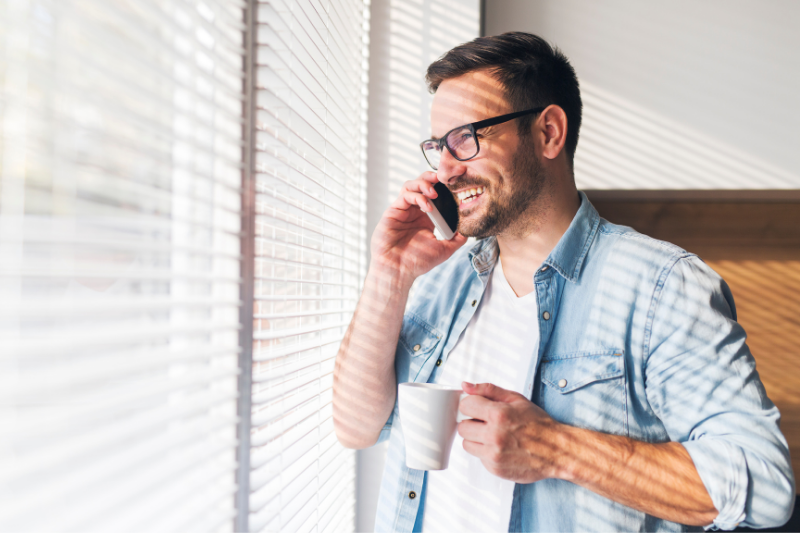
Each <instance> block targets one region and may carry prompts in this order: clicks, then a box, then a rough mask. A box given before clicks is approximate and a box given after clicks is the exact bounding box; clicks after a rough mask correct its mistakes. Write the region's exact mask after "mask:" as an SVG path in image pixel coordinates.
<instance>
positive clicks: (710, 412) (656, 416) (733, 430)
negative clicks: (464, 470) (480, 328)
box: [375, 193, 795, 532]
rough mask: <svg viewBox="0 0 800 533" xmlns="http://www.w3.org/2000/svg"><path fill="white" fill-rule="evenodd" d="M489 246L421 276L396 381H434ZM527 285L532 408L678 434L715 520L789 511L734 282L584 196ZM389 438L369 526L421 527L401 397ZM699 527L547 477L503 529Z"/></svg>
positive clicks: (488, 265) (590, 423)
mask: <svg viewBox="0 0 800 533" xmlns="http://www.w3.org/2000/svg"><path fill="white" fill-rule="evenodd" d="M497 255H498V248H497V241H496V239H494V238H487V239H483V240H481V241H478V243H477V244H476V245H474V246H473V247H471V249H470V248H469V247H467V246H465V247H464V248H462V249H461V250H459V251H458V252H456V254H454V255H453V257H451V258H450V259H449V260H448V261H446V262H445V263H443V264H442V265H439V266H438V267H436V268H435V269H433V270H432V271H431V272H429V273H428V274H426V275H425V276H423V277H421V278H420V279H419V280H418V281H417V284H416V287H415V290H414V291H413V294H412V297H411V298H410V301H409V304H408V306H407V309H406V313H405V316H404V318H403V326H402V329H401V332H400V339H399V342H398V344H397V352H396V363H395V365H396V371H397V382H398V383H403V382H407V381H413V382H434V381H436V379H437V376H438V373H439V372H440V371H441V370H442V369H443V368H444V365H446V364H447V356H448V354H449V353H450V352H451V350H452V349H453V346H454V345H455V344H456V341H457V340H458V338H459V336H460V335H461V333H462V332H463V331H464V329H465V328H466V327H467V324H468V323H469V321H470V319H471V318H472V315H473V313H474V312H475V310H476V308H477V306H478V304H479V303H480V301H481V297H482V295H483V291H484V288H485V287H486V283H487V281H488V279H489V274H490V273H491V271H492V269H493V268H494V265H495V262H496V260H497ZM534 283H535V287H536V289H535V290H536V297H537V300H538V304H539V329H540V333H541V342H540V344H539V351H538V354H533V356H532V357H531V364H530V366H529V368H520V369H519V370H520V372H525V373H526V375H527V381H526V384H527V386H528V390H532V391H533V392H532V395H531V399H532V401H533V402H534V403H535V404H537V405H539V406H541V407H542V408H543V409H544V410H545V411H547V413H549V415H550V416H552V417H553V418H554V419H556V420H558V421H560V422H564V423H566V424H569V425H572V426H578V427H582V428H588V429H591V430H595V431H599V432H603V433H610V434H615V435H625V436H628V437H631V438H632V439H636V440H639V441H644V442H653V443H658V442H668V441H675V442H680V443H682V444H683V446H684V447H685V448H686V450H687V451H688V452H689V455H690V456H691V457H692V460H693V461H694V464H695V466H696V467H697V470H698V472H699V474H700V477H701V479H702V480H703V483H704V484H705V487H706V489H708V492H709V494H710V495H711V499H712V501H713V502H714V506H715V507H716V508H717V509H718V510H719V516H717V518H716V519H715V520H714V524H713V525H712V528H721V529H733V528H734V527H736V526H737V525H739V524H741V525H746V526H749V527H757V528H760V527H769V526H776V525H779V524H782V523H783V522H785V521H786V520H788V518H789V516H790V514H791V511H792V506H793V502H794V494H795V487H794V477H793V474H792V469H791V464H790V461H789V450H788V447H787V445H786V440H785V439H784V437H783V435H782V434H781V432H780V429H779V427H778V423H779V419H780V414H779V413H778V409H777V408H776V407H775V405H774V404H773V403H772V402H771V401H770V399H769V398H767V395H766V392H765V391H764V386H763V385H762V384H761V380H760V379H759V377H758V373H757V372H756V368H755V366H756V365H755V361H754V360H753V357H752V355H751V354H750V350H749V348H748V347H747V344H745V337H746V335H745V332H744V330H743V329H742V327H741V326H740V325H739V324H738V323H737V322H736V309H735V307H734V303H733V297H732V296H731V292H730V289H729V288H728V286H727V284H726V283H725V282H724V281H723V280H722V279H721V278H720V277H719V276H718V275H717V274H716V273H715V272H714V271H713V270H711V269H710V268H709V267H708V266H706V265H705V264H704V263H703V261H702V260H700V259H699V258H698V257H697V256H696V255H694V254H691V253H688V252H686V251H684V250H682V249H680V248H678V247H677V246H674V245H672V244H669V243H665V242H662V241H657V240H655V239H652V238H650V237H647V236H645V235H642V234H640V233H637V232H635V231H634V230H632V229H631V228H628V227H623V226H617V225H614V224H611V223H609V222H608V221H606V220H604V219H602V218H600V216H599V215H598V214H597V211H596V210H595V209H594V207H593V206H592V205H591V204H590V203H589V201H588V200H587V198H586V196H585V195H584V194H583V193H581V206H580V209H579V210H578V213H577V214H576V215H575V218H574V219H573V221H572V223H571V224H570V226H569V229H568V230H567V232H566V233H565V234H564V235H563V236H562V238H561V240H560V241H559V243H558V245H557V246H556V247H555V248H554V249H553V251H552V252H551V253H550V255H549V257H548V258H547V260H546V261H545V262H544V263H543V265H542V266H541V268H540V269H539V270H538V271H537V272H536V275H535V276H534ZM498 335H502V332H498ZM416 345H419V348H418V349H417V350H416V351H415V350H414V349H413V348H412V347H414V346H416ZM487 357H491V354H487ZM440 360H441V363H440V364H439V365H437V362H438V361H440ZM563 380H566V386H563V385H564V381H563ZM559 382H560V384H559ZM395 422H397V423H395ZM386 438H389V439H390V442H389V447H388V450H387V455H386V465H385V470H384V474H383V481H382V485H381V492H380V496H379V503H378V510H377V516H376V522H375V529H376V531H381V532H383V531H408V532H411V531H419V530H420V525H421V524H422V514H423V513H424V500H425V494H424V488H425V487H424V485H425V483H424V482H425V472H423V471H421V470H412V469H409V468H407V467H406V466H405V449H404V445H403V434H402V428H401V424H400V423H399V417H398V414H397V405H395V409H394V412H393V413H392V415H391V416H390V418H389V420H388V421H387V423H386V426H385V427H384V429H383V431H382V432H381V439H380V440H385V439H386ZM700 529H702V528H691V527H688V526H684V525H681V524H676V523H673V522H668V521H666V520H661V519H659V518H655V517H653V516H650V515H647V514H645V513H643V512H640V511H636V510H634V509H631V508H629V507H626V506H624V505H621V504H619V503H615V502H613V501H611V500H609V499H607V498H604V497H602V496H599V495H597V494H595V493H593V492H591V491H589V490H587V489H584V488H583V487H580V486H578V485H575V484H572V483H570V482H567V481H562V480H558V479H547V480H542V481H538V482H536V483H531V484H517V485H516V486H515V489H514V500H513V505H512V510H511V521H510V523H509V531H691V530H700Z"/></svg>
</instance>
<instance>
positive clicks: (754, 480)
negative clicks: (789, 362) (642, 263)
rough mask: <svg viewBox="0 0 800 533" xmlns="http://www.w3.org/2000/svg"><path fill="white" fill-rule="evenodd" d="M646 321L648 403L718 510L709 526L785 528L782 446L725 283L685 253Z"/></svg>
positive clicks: (785, 455)
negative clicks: (688, 459)
mask: <svg viewBox="0 0 800 533" xmlns="http://www.w3.org/2000/svg"><path fill="white" fill-rule="evenodd" d="M650 319H651V322H650V324H649V325H648V327H649V329H650V337H649V343H648V354H649V355H648V357H647V364H646V383H647V389H646V390H647V398H648V401H649V402H650V405H651V406H652V407H653V409H654V410H655V412H656V414H657V415H658V417H659V418H660V419H661V421H662V423H663V424H664V426H665V428H666V430H667V432H668V433H669V436H670V439H671V440H673V441H676V442H680V443H682V444H683V446H684V447H685V448H686V450H687V451H688V452H689V455H690V456H691V458H692V461H693V462H694V465H695V467H696V468H697V472H698V474H699V475H700V478H701V479H702V481H703V483H704V485H705V487H706V489H707V490H708V493H709V495H710V496H711V500H712V501H713V503H714V506H715V507H716V509H717V510H718V511H719V515H718V516H717V518H716V519H715V520H714V523H713V524H712V525H711V526H709V527H710V528H713V529H716V528H719V529H726V530H727V529H734V528H735V527H736V526H738V525H745V526H748V527H754V528H764V527H774V526H779V525H782V524H783V523H785V522H786V521H787V520H788V519H789V517H790V515H791V511H792V506H793V501H794V476H793V473H792V469H791V463H790V461H789V450H788V446H787V444H786V440H785V438H784V437H783V434H782V433H781V431H780V428H779V421H780V413H779V412H778V409H777V408H776V407H775V405H774V404H773V403H772V401H771V400H770V399H769V398H768V397H767V394H766V391H765V389H764V386H763V384H762V383H761V380H760V378H759V376H758V372H756V365H755V360H754V359H753V356H752V355H751V353H750V349H749V348H748V347H747V344H746V343H745V339H746V334H745V332H744V330H743V329H742V327H741V326H740V325H739V324H738V323H737V322H736V310H735V307H734V303H733V297H732V295H731V293H730V290H729V288H728V286H727V284H726V283H725V282H724V281H723V280H722V279H721V278H720V277H719V276H718V275H717V274H716V273H715V272H714V271H713V270H711V269H710V268H709V267H708V266H707V265H705V263H703V262H702V261H701V260H700V259H699V258H697V257H696V256H693V255H687V256H682V257H680V258H678V259H677V260H676V261H675V262H674V263H673V264H672V265H670V266H669V267H668V268H666V269H665V270H664V272H663V275H662V278H661V281H660V282H659V286H658V288H657V290H656V294H655V295H654V298H653V306H652V308H651V311H650Z"/></svg>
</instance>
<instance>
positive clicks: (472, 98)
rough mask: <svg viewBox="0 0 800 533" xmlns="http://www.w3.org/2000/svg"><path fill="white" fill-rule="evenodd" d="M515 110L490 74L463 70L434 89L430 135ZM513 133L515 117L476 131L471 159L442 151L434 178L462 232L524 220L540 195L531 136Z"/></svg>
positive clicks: (485, 231) (484, 231)
mask: <svg viewBox="0 0 800 533" xmlns="http://www.w3.org/2000/svg"><path fill="white" fill-rule="evenodd" d="M513 111H514V109H512V108H511V107H510V105H509V104H508V103H507V102H506V100H505V96H504V91H503V87H502V85H501V84H500V83H499V82H498V81H497V80H495V79H494V77H492V76H491V75H489V74H488V73H486V72H484V71H479V72H473V73H470V74H465V75H464V76H460V77H458V78H453V79H450V80H446V81H444V82H442V84H441V85H440V86H439V89H438V90H437V91H436V94H435V96H434V98H433V106H432V108H431V126H432V133H433V135H434V136H435V137H441V136H442V135H444V134H445V133H447V132H448V131H450V130H451V129H453V128H455V127H457V126H462V125H464V124H469V123H471V122H477V121H479V120H483V119H487V118H492V117H496V116H499V115H504V114H506V113H511V112H513ZM517 131H518V130H517V122H516V120H514V121H510V122H506V123H504V124H499V125H497V126H492V127H489V128H485V129H482V130H478V131H477V135H478V142H479V143H480V152H479V153H478V155H477V156H476V157H475V158H473V159H470V160H469V161H458V160H457V159H455V158H454V157H453V156H452V155H451V154H450V153H449V152H448V151H447V150H446V149H445V150H444V151H443V153H442V159H441V162H440V163H439V169H438V171H437V177H438V179H439V181H441V182H442V183H444V184H446V185H447V186H448V187H449V188H450V190H451V191H452V192H453V194H454V195H455V197H456V201H457V202H458V204H459V215H460V219H459V224H458V231H459V232H460V233H461V234H462V235H465V236H467V237H478V238H483V237H488V236H490V235H498V234H500V233H503V232H504V231H506V230H508V229H509V228H514V226H515V224H524V219H525V218H526V217H525V214H526V212H527V211H528V209H529V208H530V206H531V204H532V203H533V201H534V200H536V198H538V196H539V194H540V192H541V189H542V184H543V182H544V179H545V174H544V171H543V169H542V166H541V164H540V161H539V158H538V157H537V156H536V151H535V146H534V142H533V138H532V136H531V135H525V136H523V137H522V138H520V136H519V135H518V133H517ZM473 190H474V191H475V193H473V192H472V191H473Z"/></svg>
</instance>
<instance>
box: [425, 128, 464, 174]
mask: <svg viewBox="0 0 800 533" xmlns="http://www.w3.org/2000/svg"><path fill="white" fill-rule="evenodd" d="M445 142H446V143H447V146H448V148H450V151H451V153H452V154H453V155H455V157H456V159H459V160H461V161H465V160H467V159H471V158H473V157H475V156H476V155H477V154H478V143H477V142H476V141H475V134H474V133H472V129H471V128H469V127H463V128H459V129H457V130H453V131H451V132H450V133H449V134H448V135H447V139H446V141H445ZM422 151H423V153H424V154H425V159H427V160H428V164H430V166H431V167H433V169H434V170H436V169H438V168H439V162H440V161H441V159H442V154H441V152H440V151H439V143H437V142H434V141H425V142H424V143H423V144H422Z"/></svg>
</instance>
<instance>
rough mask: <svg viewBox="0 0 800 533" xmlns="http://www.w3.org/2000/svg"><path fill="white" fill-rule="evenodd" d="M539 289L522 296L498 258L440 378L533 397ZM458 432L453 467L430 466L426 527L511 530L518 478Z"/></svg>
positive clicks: (427, 529)
mask: <svg viewBox="0 0 800 533" xmlns="http://www.w3.org/2000/svg"><path fill="white" fill-rule="evenodd" d="M537 314H538V312H537V303H536V291H533V292H531V293H529V294H526V295H525V296H523V297H522V298H518V297H517V295H516V294H515V293H514V291H513V290H512V289H511V286H510V285H509V284H508V281H506V278H505V276H504V275H503V269H502V266H501V264H500V260H499V259H498V261H497V265H496V266H495V268H494V271H493V272H492V275H491V277H490V278H489V282H488V285H487V286H486V291H485V293H484V295H483V299H482V300H481V303H480V307H478V309H477V310H476V311H475V315H473V317H472V320H471V321H470V323H469V324H468V325H467V328H466V329H465V330H464V332H463V333H462V334H461V337H460V338H459V340H458V342H457V343H456V345H455V346H454V347H453V351H452V352H451V353H450V356H449V357H448V359H447V364H446V366H445V368H444V369H443V371H442V373H441V374H440V375H439V378H438V379H437V383H441V384H445V385H450V386H453V387H456V388H461V382H462V381H468V382H470V383H493V384H495V385H498V386H500V387H502V388H504V389H509V390H513V391H516V392H519V393H521V394H523V395H524V396H526V397H528V398H530V394H531V391H530V390H527V388H526V386H525V378H526V376H527V371H528V368H529V366H530V364H531V359H532V358H533V357H537V354H538V352H539V322H538V319H537ZM462 443H463V439H462V438H461V436H459V435H458V434H456V438H455V441H454V442H453V448H452V451H451V453H450V466H449V467H448V469H447V470H431V471H429V472H428V484H427V488H426V496H425V515H424V517H423V523H422V530H423V531H424V532H425V533H435V532H440V531H441V532H447V533H449V532H452V531H481V532H491V533H493V532H500V531H502V532H507V531H508V523H509V520H510V518H511V504H512V500H513V496H514V482H513V481H508V480H505V479H501V478H499V477H497V476H494V475H493V474H490V473H489V472H488V471H487V470H486V468H485V467H484V466H483V464H482V463H481V462H480V460H479V459H478V458H476V457H474V456H472V455H470V454H468V453H467V452H465V451H464V448H463V444H462Z"/></svg>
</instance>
